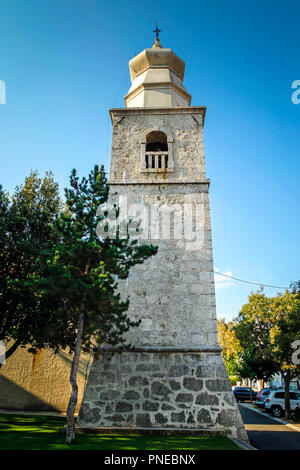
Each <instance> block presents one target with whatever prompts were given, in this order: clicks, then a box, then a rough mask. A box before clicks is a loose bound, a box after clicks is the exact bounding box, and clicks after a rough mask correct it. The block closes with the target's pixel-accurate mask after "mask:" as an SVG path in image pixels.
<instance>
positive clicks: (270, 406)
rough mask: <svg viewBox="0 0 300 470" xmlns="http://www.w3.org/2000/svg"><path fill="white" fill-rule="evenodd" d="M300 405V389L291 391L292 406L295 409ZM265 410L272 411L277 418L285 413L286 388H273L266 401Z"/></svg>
mask: <svg viewBox="0 0 300 470" xmlns="http://www.w3.org/2000/svg"><path fill="white" fill-rule="evenodd" d="M297 405H298V406H299V405H300V391H293V392H292V391H290V407H291V410H294V409H295V408H296V406H297ZM265 410H266V411H268V412H269V413H271V414H272V415H273V416H276V418H279V417H280V416H282V415H283V414H284V411H285V405H284V390H283V389H279V390H278V389H277V390H272V391H271V392H270V394H269V396H268V397H267V398H266V401H265Z"/></svg>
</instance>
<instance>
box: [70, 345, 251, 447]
mask: <svg viewBox="0 0 300 470" xmlns="http://www.w3.org/2000/svg"><path fill="white" fill-rule="evenodd" d="M78 424H79V426H84V427H112V426H116V427H126V428H133V429H134V428H164V429H165V428H170V429H171V428H177V429H178V428H185V429H187V428H188V429H191V430H193V429H211V430H216V431H217V430H220V431H221V430H225V432H226V433H227V434H228V435H229V436H231V437H233V438H237V439H241V440H245V441H248V438H247V433H246V431H245V428H244V424H243V422H242V419H241V416H240V413H239V410H238V407H237V404H236V401H235V398H234V396H233V393H232V389H231V385H230V382H229V379H228V375H227V372H226V369H225V366H224V363H223V359H222V356H221V353H220V349H219V348H217V347H212V348H209V347H207V348H179V347H178V348H177V347H172V348H171V347H169V348H168V347H159V346H156V347H140V348H135V349H134V350H133V351H130V352H123V353H121V354H115V355H114V356H112V357H111V358H108V357H107V355H106V353H103V354H100V357H99V358H98V359H97V360H96V359H94V362H93V364H92V368H91V372H90V375H89V378H88V383H87V386H86V389H85V393H84V397H83V401H82V405H81V409H80V413H79V417H78Z"/></svg>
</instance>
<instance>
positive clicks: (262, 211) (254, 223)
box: [0, 0, 300, 318]
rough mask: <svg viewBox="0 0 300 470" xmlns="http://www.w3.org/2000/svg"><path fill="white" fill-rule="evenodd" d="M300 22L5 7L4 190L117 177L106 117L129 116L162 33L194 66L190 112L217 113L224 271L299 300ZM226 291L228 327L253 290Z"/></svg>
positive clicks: (7, 1) (39, 5) (140, 6)
mask: <svg viewBox="0 0 300 470" xmlns="http://www.w3.org/2000/svg"><path fill="white" fill-rule="evenodd" d="M299 15H300V4H299V2H297V1H296V0H295V1H289V0H287V1H285V2H281V1H276V0H275V1H274V0H273V1H253V0H252V1H248V0H246V1H243V2H240V1H235V0H233V1H225V0H224V1H223V0H220V1H214V2H213V1H211V2H207V1H205V2H204V1H190V0H187V1H185V2H184V3H183V2H179V1H177V0H173V1H164V0H161V1H159V2H153V1H143V0H140V1H136V0H134V1H132V0H126V1H125V0H119V1H114V0H101V1H100V0H39V1H37V0H13V1H11V0H1V15H0V44H1V57H0V80H3V81H5V83H6V87H7V90H6V91H7V96H6V100H7V103H6V105H0V170H1V172H0V181H1V183H2V184H3V185H4V187H5V188H6V189H7V190H9V191H13V189H14V187H15V186H16V185H17V184H19V183H21V182H22V181H23V180H24V178H25V176H26V175H27V174H28V173H29V172H30V170H31V169H38V170H39V171H40V174H42V173H43V172H44V171H46V170H52V171H53V173H54V175H55V177H56V179H57V180H58V182H59V184H60V185H61V187H64V186H66V185H67V183H68V176H69V173H70V170H71V169H72V168H73V167H76V168H77V169H78V171H79V173H81V174H82V175H83V174H87V173H88V171H89V170H90V169H91V168H92V166H93V165H94V163H96V162H100V163H104V164H105V166H106V167H108V163H109V154H110V143H111V141H110V139H111V124H110V119H109V115H108V110H109V108H111V107H123V106H124V102H123V96H124V95H125V94H126V92H127V90H128V88H129V86H130V78H129V71H128V61H129V59H130V58H132V57H133V56H134V54H136V53H139V52H140V51H141V50H143V49H144V48H145V47H151V46H152V44H153V33H152V29H153V27H154V22H155V20H157V21H158V23H159V26H161V29H163V32H162V33H161V43H162V44H163V46H164V47H170V48H172V49H173V50H174V51H175V52H176V53H177V54H178V55H179V56H180V57H182V58H183V59H184V60H185V62H186V76H185V86H186V88H187V90H188V92H189V93H191V95H192V105H204V106H207V114H206V123H205V132H204V138H205V150H206V167H207V176H208V177H209V178H210V179H211V217H212V230H213V232H212V233H213V247H214V263H215V266H216V267H217V268H218V270H220V271H221V272H225V273H226V272H227V273H232V275H233V276H235V277H239V278H242V279H246V280H250V281H256V282H264V283H267V284H275V285H278V286H288V285H289V283H290V281H293V280H297V279H299V278H300V274H299V265H300V262H299V261H300V259H299V258H300V255H299V246H298V240H299V170H300V164H299V152H300V104H299V105H295V104H293V103H292V101H291V94H292V91H293V90H292V88H291V84H292V82H293V81H294V80H299V79H300V69H299ZM216 286H217V311H218V316H219V317H226V318H231V317H233V316H235V315H237V313H238V311H239V309H240V307H241V306H242V304H243V303H245V302H246V301H247V296H248V294H249V293H250V291H251V290H252V289H253V288H252V287H251V286H250V285H247V284H242V283H238V282H235V281H230V280H229V281H225V278H224V281H223V282H221V281H220V280H217V284H216ZM276 292H277V291H276V289H266V293H267V294H268V295H273V294H274V295H275V294H276Z"/></svg>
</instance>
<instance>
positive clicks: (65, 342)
mask: <svg viewBox="0 0 300 470" xmlns="http://www.w3.org/2000/svg"><path fill="white" fill-rule="evenodd" d="M70 186H71V187H70V189H66V190H65V194H66V206H67V211H66V212H65V213H63V214H61V216H60V217H59V218H58V219H57V223H56V230H57V233H58V236H59V242H58V243H57V244H56V245H55V246H54V247H53V255H52V256H51V257H48V261H47V272H46V274H45V275H44V276H41V277H39V278H37V277H33V278H32V286H34V287H35V288H36V293H37V296H40V297H41V298H42V299H43V301H44V303H45V304H48V305H49V309H50V310H51V311H53V312H54V316H53V321H51V328H52V329H51V331H49V346H50V347H51V343H52V338H55V340H56V341H58V338H59V341H60V342H61V345H62V346H64V347H65V346H68V347H69V348H70V350H71V351H72V352H73V360H72V367H71V374H70V382H71V396H70V401H69V405H68V410H67V431H66V441H67V443H71V442H73V441H74V439H75V419H74V412H75V408H76V404H77V395H78V388H77V380H76V377H77V369H78V363H79V356H80V352H81V350H82V349H84V350H85V351H89V350H93V348H94V345H95V344H97V345H98V344H107V345H110V346H112V347H113V348H114V349H118V350H120V348H126V347H128V345H127V344H126V341H125V339H124V333H126V332H127V331H128V330H129V328H131V327H135V326H137V325H138V324H139V321H132V320H131V319H130V318H129V317H128V315H127V313H126V312H127V310H128V306H129V299H128V298H127V299H121V297H120V294H119V293H118V279H126V278H127V277H128V274H129V270H130V268H131V267H132V266H134V265H136V264H138V263H143V262H144V260H146V259H147V258H148V257H150V256H152V255H154V254H156V252H157V248H156V247H154V246H148V245H140V246H139V245H138V243H137V240H136V239H135V240H133V239H132V238H131V237H130V235H129V232H130V229H131V227H132V225H131V223H130V222H129V223H128V224H127V223H126V230H125V234H126V236H125V238H122V239H121V238H120V236H119V234H120V230H121V229H122V230H123V229H124V227H121V225H119V226H117V231H116V236H115V238H110V237H105V236H104V237H100V238H99V237H98V236H97V229H99V226H100V227H103V228H104V233H105V231H107V233H108V231H109V227H108V214H107V212H105V211H103V212H102V215H101V214H100V212H99V207H102V206H103V205H104V204H105V203H106V201H107V198H108V191H109V188H108V185H107V180H106V177H105V173H104V168H103V167H101V168H100V169H99V168H98V166H95V167H94V169H93V171H92V172H91V173H90V174H89V176H88V178H85V177H84V178H82V179H81V180H80V181H79V177H77V174H76V171H75V170H73V171H72V173H71V177H70ZM115 212H116V217H117V216H118V208H117V207H115ZM97 214H99V215H97ZM136 231H138V227H137V228H135V229H134V232H135V234H136V233H137V232H136ZM102 232H103V230H102ZM98 233H99V230H98ZM42 259H43V257H42ZM54 320H55V321H54Z"/></svg>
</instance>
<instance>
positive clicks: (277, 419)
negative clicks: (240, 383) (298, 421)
mask: <svg viewBox="0 0 300 470" xmlns="http://www.w3.org/2000/svg"><path fill="white" fill-rule="evenodd" d="M239 405H240V406H243V407H244V408H248V409H250V410H253V411H255V413H258V414H260V415H262V416H267V418H270V419H273V421H277V423H280V424H284V425H285V426H288V427H289V428H291V429H294V431H298V432H300V427H299V428H298V427H297V426H294V425H293V424H290V423H288V422H287V421H285V420H283V419H280V418H275V417H274V416H272V415H270V414H266V413H264V412H263V411H260V410H257V409H256V408H254V407H253V406H247V405H245V404H244V403H239Z"/></svg>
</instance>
